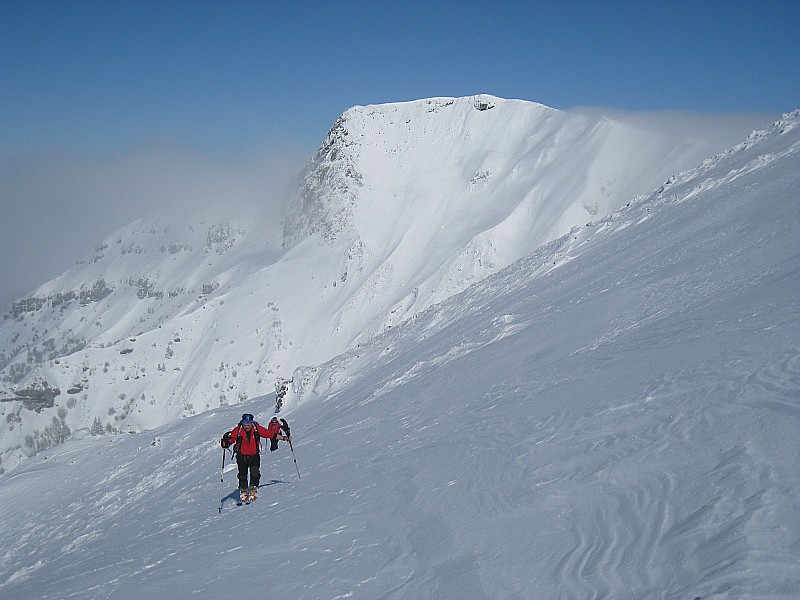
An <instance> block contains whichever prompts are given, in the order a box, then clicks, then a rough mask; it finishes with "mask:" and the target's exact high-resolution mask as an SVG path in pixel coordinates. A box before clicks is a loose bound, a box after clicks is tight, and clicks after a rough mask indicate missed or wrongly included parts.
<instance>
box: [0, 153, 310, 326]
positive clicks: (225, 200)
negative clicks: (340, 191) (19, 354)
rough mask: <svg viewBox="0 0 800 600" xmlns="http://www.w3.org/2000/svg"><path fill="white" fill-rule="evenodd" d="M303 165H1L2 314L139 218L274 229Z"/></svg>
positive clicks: (40, 157)
mask: <svg viewBox="0 0 800 600" xmlns="http://www.w3.org/2000/svg"><path fill="white" fill-rule="evenodd" d="M309 157H310V155H309V154H304V153H302V152H301V151H299V150H297V149H293V150H291V151H287V152H285V153H280V152H277V151H274V150H270V151H262V152H260V153H258V154H255V153H254V154H252V155H250V156H247V157H239V158H237V159H229V158H225V159H223V158H219V157H210V156H206V155H202V154H200V153H198V152H197V151H194V150H193V149H191V148H188V147H186V146H185V145H182V144H179V143H172V142H158V143H150V144H146V145H141V146H139V147H136V148H129V149H127V150H124V151H117V152H115V153H113V154H111V153H109V154H104V155H102V156H97V155H91V154H88V153H86V152H83V151H75V150H59V151H51V152H48V153H39V154H30V155H25V156H20V155H7V156H0V190H1V191H0V194H1V195H0V210H1V211H2V215H3V218H2V220H0V281H1V282H2V286H1V287H0V312H4V311H5V309H6V308H7V306H8V305H9V304H10V303H11V302H12V301H13V300H16V299H18V298H20V297H23V296H24V295H26V294H28V293H29V292H30V291H31V290H33V289H35V288H36V287H38V286H39V285H41V284H43V283H45V282H47V281H49V280H50V279H52V278H54V277H57V276H58V275H60V274H61V273H62V272H63V271H65V270H66V269H68V268H70V267H71V266H72V265H73V264H74V263H75V262H76V261H77V260H79V259H80V258H81V257H83V256H84V255H85V254H86V253H88V252H90V251H91V250H92V249H93V248H94V247H95V246H96V245H97V244H98V243H99V242H100V241H101V240H102V239H103V238H105V237H106V236H108V235H110V234H111V233H113V232H114V231H115V230H117V229H119V228H120V227H122V226H124V225H126V224H128V223H130V222H131V221H134V220H136V219H137V218H140V217H143V216H149V215H152V214H155V213H163V214H164V215H165V218H168V219H172V218H178V217H180V216H181V215H185V214H197V213H205V214H208V213H211V214H214V213H223V214H230V213H231V212H235V213H236V214H238V215H240V216H243V217H244V218H247V219H248V220H252V219H258V220H259V222H260V223H263V224H264V226H267V227H269V226H270V225H272V226H275V227H277V225H278V222H279V221H280V219H281V216H282V212H283V208H284V206H285V203H286V201H287V199H288V197H289V196H290V190H291V186H292V184H293V183H294V181H295V177H296V174H297V172H298V171H299V170H300V168H302V166H303V164H304V163H305V162H306V160H307V159H308V158H309Z"/></svg>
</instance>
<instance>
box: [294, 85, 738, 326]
mask: <svg viewBox="0 0 800 600" xmlns="http://www.w3.org/2000/svg"><path fill="white" fill-rule="evenodd" d="M738 139H741V137H738V138H737V141H738ZM727 141H728V142H730V143H734V140H733V139H731V138H729V139H728V140H727ZM724 147H725V146H724V145H723V144H722V143H721V141H720V139H719V137H718V136H715V135H714V134H713V132H712V131H711V130H709V132H708V135H707V136H705V137H703V136H702V135H700V136H698V135H697V132H694V135H693V136H692V138H680V137H677V136H676V135H675V134H673V133H672V132H671V131H670V130H669V129H668V128H664V129H663V130H658V129H657V128H650V129H648V130H644V129H641V128H636V127H634V126H631V125H629V124H626V123H623V122H621V121H615V120H612V119H608V118H605V117H602V116H598V115H588V114H572V113H565V112H561V111H557V110H554V109H551V108H548V107H546V106H543V105H540V104H535V103H531V102H524V101H517V100H503V99H500V98H496V97H493V96H487V95H482V96H475V97H470V98H433V99H429V100H424V101H417V102H408V103H398V104H388V105H379V106H367V107H355V108H352V109H350V110H348V111H347V112H345V113H344V114H343V115H342V116H341V118H340V119H339V120H338V121H337V123H336V124H335V125H334V127H333V128H332V130H331V132H330V134H329V135H328V138H327V139H326V141H325V143H324V144H323V146H322V148H321V149H320V152H319V153H318V154H317V156H316V157H315V158H314V160H313V161H312V163H311V164H310V165H309V168H308V170H307V172H306V174H305V176H304V178H303V182H302V187H301V191H300V193H299V194H298V196H297V198H296V199H295V201H294V203H293V204H292V205H291V207H290V210H289V212H288V216H287V219H286V222H285V227H284V244H285V245H287V246H289V245H291V244H292V243H294V242H295V241H296V240H298V239H301V238H302V236H304V235H308V234H319V235H320V236H321V237H322V238H323V239H324V240H325V242H327V243H329V244H331V245H334V244H335V243H336V242H337V241H339V240H342V241H346V243H347V244H348V245H349V252H348V260H347V261H346V265H347V266H346V267H345V271H344V273H345V274H346V275H349V272H350V271H351V270H362V271H368V272H370V273H372V278H371V279H370V280H369V286H370V288H374V287H381V288H383V289H384V290H386V291H387V292H390V294H391V295H392V296H394V299H395V300H396V302H395V303H393V304H392V308H391V311H390V312H391V314H392V318H391V319H389V320H385V319H382V320H381V321H380V322H379V323H377V329H380V328H383V327H385V326H387V325H390V324H393V323H396V322H399V321H400V320H402V319H403V318H406V317H408V316H409V315H410V314H413V313H414V312H417V311H419V310H423V309H424V308H425V307H427V306H429V305H431V304H433V303H435V302H439V301H441V300H443V299H444V298H446V297H448V296H450V295H452V294H453V293H456V292H458V291H460V290H462V289H464V287H465V286H466V285H468V284H469V283H472V282H474V281H477V280H480V279H481V278H482V277H485V276H486V275H487V274H489V273H492V272H495V271H496V270H498V269H500V268H502V267H504V266H506V265H508V264H510V263H511V262H513V261H514V260H517V259H518V258H520V257H522V256H524V255H526V254H527V253H529V252H531V251H533V250H534V249H536V248H537V247H538V246H540V245H541V244H542V243H544V242H546V241H549V240H551V239H553V238H555V237H557V236H559V235H561V234H562V233H564V232H565V231H567V230H569V229H570V228H571V227H572V226H574V225H577V224H584V223H586V222H587V221H590V220H592V219H596V218H597V217H598V216H601V215H604V214H606V213H608V212H610V211H612V210H613V209H615V208H617V207H618V206H620V204H622V203H623V202H627V201H629V200H630V199H632V198H633V197H634V196H636V195H637V194H644V193H647V192H649V191H650V190H652V189H653V188H654V187H656V186H657V185H658V184H660V183H662V182H663V181H664V180H665V179H666V178H667V177H668V176H670V175H671V174H673V173H675V172H676V171H678V170H680V169H685V168H687V167H689V166H692V165H694V164H697V163H699V162H700V161H701V160H702V159H704V158H706V157H708V156H711V155H712V154H714V153H716V152H718V151H720V150H722V149H723V148H724ZM366 329H367V331H369V332H374V331H375V330H376V328H375V327H367V328H366Z"/></svg>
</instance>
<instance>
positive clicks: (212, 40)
mask: <svg viewBox="0 0 800 600" xmlns="http://www.w3.org/2000/svg"><path fill="white" fill-rule="evenodd" d="M798 38H800V5H799V4H798V2H797V0H792V1H778V0H760V1H752V2H741V1H736V0H715V1H707V0H706V1H704V0H686V1H660V2H650V1H646V0H640V1H636V2H627V1H626V2H614V1H604V0H591V1H579V2H577V1H575V2H571V1H569V0H557V1H548V2H542V1H536V0H521V1H503V0H490V1H483V2H479V1H474V0H460V1H459V0H448V1H446V2H441V1H436V0H426V1H421V2H416V1H413V0H405V1H396V2H389V1H382V0H371V1H364V2H354V1H338V2H337V1H336V0H325V1H317V0H310V1H303V0H282V1H270V0H263V1H259V2H250V1H229V2H224V1H215V2H210V1H201V0H196V1H191V0H186V1H181V2H176V1H174V0H138V1H126V0H113V1H112V0H73V1H67V0H49V1H44V0H0V214H2V218H0V312H2V310H3V307H4V306H6V305H7V302H10V300H11V299H13V298H19V297H21V296H22V295H23V294H26V293H27V292H29V291H31V290H32V289H34V288H35V287H36V286H38V285H39V284H41V283H44V282H45V281H47V280H49V279H51V278H53V277H55V276H57V275H58V274H59V273H61V272H62V271H63V270H64V269H66V268H68V267H69V266H71V265H72V264H74V262H75V260H77V259H79V258H80V257H82V256H83V255H84V254H86V253H87V252H89V251H91V249H92V248H93V247H94V246H95V245H96V244H97V243H98V242H99V241H100V240H102V239H103V238H105V237H106V235H109V234H110V233H112V232H113V231H114V230H115V229H117V228H118V227H121V226H123V225H125V224H126V223H128V222H130V221H131V220H133V219H134V218H136V217H138V216H141V215H142V214H148V211H152V210H153V209H155V208H159V207H161V206H162V205H164V204H178V203H180V202H181V201H182V202H185V203H193V202H219V201H220V197H221V196H223V195H224V196H226V197H227V198H226V200H227V201H235V200H238V201H243V202H247V201H251V202H263V198H265V197H266V196H268V195H269V192H270V186H271V183H270V181H268V180H269V179H270V177H272V175H273V174H274V173H275V172H276V171H280V170H281V168H282V166H283V165H282V164H281V163H280V158H283V157H289V156H291V157H294V159H295V160H307V159H308V158H310V157H311V156H312V155H313V153H314V151H315V150H316V148H317V147H318V145H319V144H320V143H321V142H322V140H323V139H324V137H325V135H326V133H327V131H328V129H329V128H330V126H331V125H332V124H333V122H334V121H335V119H336V118H337V117H338V116H339V115H340V114H341V113H342V112H343V111H344V110H346V109H347V108H349V107H351V106H354V105H363V104H375V103H384V102H396V101H405V100H415V99H419V98H427V97H433V96H467V95H472V94H476V93H489V94H494V95H497V96H501V97H504V98H520V99H525V100H532V101H536V102H541V103H543V104H547V105H549V106H552V107H554V108H560V109H566V108H572V107H576V106H606V107H614V108H618V109H633V110H643V111H653V110H662V109H680V110H689V111H698V112H707V113H728V112H747V113H759V114H762V115H766V116H774V117H778V116H779V115H780V114H781V113H783V112H786V111H789V110H793V109H795V108H797V107H798V106H800V43H798ZM767 124H768V122H765V125H764V126H766V125H767ZM298 157H300V158H298ZM270 169H272V171H270ZM288 170H289V169H283V171H288ZM272 191H273V192H274V190H272ZM273 195H275V194H273ZM192 206H194V204H192Z"/></svg>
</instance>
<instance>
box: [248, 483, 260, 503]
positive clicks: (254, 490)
mask: <svg viewBox="0 0 800 600" xmlns="http://www.w3.org/2000/svg"><path fill="white" fill-rule="evenodd" d="M257 494H258V486H255V485H251V486H250V492H249V493H248V495H247V501H248V502H254V501H255V499H256V495H257Z"/></svg>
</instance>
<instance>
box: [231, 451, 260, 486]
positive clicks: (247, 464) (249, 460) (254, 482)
mask: <svg viewBox="0 0 800 600" xmlns="http://www.w3.org/2000/svg"><path fill="white" fill-rule="evenodd" d="M236 465H237V466H238V467H239V489H240V490H243V489H245V488H246V487H248V486H247V472H248V471H250V485H251V486H252V487H258V483H259V481H261V470H260V468H261V455H259V454H254V455H253V456H245V455H243V454H237V455H236Z"/></svg>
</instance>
